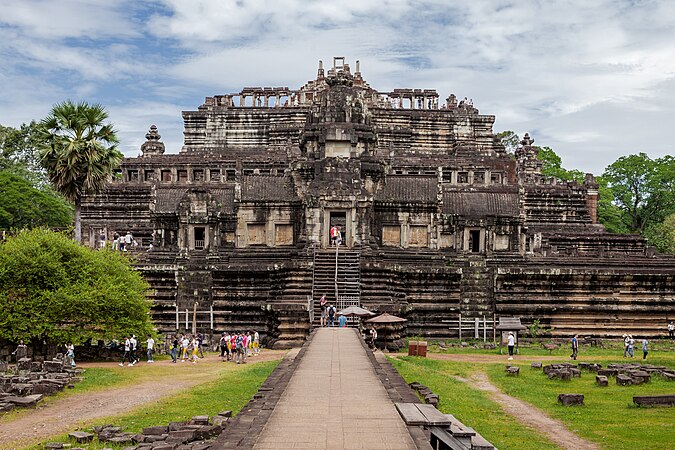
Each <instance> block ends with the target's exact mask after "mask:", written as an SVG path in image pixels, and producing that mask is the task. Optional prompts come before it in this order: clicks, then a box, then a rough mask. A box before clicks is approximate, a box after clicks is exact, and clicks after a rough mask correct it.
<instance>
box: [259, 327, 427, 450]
mask: <svg viewBox="0 0 675 450" xmlns="http://www.w3.org/2000/svg"><path fill="white" fill-rule="evenodd" d="M254 448H255V449H261V450H264V449H280V448H284V449H290V448H312V449H382V450H385V449H396V450H404V449H417V446H416V445H415V443H414V441H413V439H412V438H411V436H410V433H409V432H408V428H407V426H406V425H405V423H404V422H403V420H402V419H401V417H400V416H399V414H398V412H397V411H396V408H395V407H394V404H393V402H392V401H391V399H390V398H389V395H388V394H387V391H386V390H385V388H384V386H383V385H382V383H381V381H380V379H379V378H378V376H377V374H376V373H375V370H374V368H373V365H372V363H371V361H370V360H369V358H368V356H367V354H366V351H365V350H364V348H363V346H362V345H361V342H360V340H359V337H358V335H357V333H356V330H354V329H350V328H321V329H319V330H317V331H316V335H315V336H314V337H313V340H312V342H311V344H310V345H309V347H308V348H307V351H306V353H305V355H304V356H303V358H302V359H301V361H300V363H299V365H298V367H297V369H296V370H295V372H294V374H293V376H292V378H291V379H290V381H289V383H288V386H287V388H286V390H285V391H284V393H283V395H282V396H281V398H280V399H279V402H278V403H277V405H276V407H275V408H274V411H273V412H272V415H271V416H270V418H269V420H268V421H267V423H266V424H265V427H264V428H263V431H262V433H261V434H260V436H259V438H258V440H257V441H256V443H255V446H254Z"/></svg>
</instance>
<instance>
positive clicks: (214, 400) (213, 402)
mask: <svg viewBox="0 0 675 450" xmlns="http://www.w3.org/2000/svg"><path fill="white" fill-rule="evenodd" d="M278 363H279V361H278V360H277V361H268V362H261V363H256V364H250V365H234V364H227V365H223V366H222V367H223V369H222V371H221V372H220V373H219V374H218V377H217V380H215V381H212V382H207V383H203V384H200V385H197V386H194V387H191V388H189V389H184V390H182V391H180V392H179V393H177V394H175V395H172V396H170V397H167V398H164V399H162V400H159V401H157V402H154V403H151V404H148V405H146V406H143V407H141V408H138V409H136V410H133V411H132V412H130V413H127V414H123V415H118V416H112V417H105V418H103V419H97V420H96V421H93V422H88V423H82V424H81V426H80V428H81V429H90V428H91V427H92V426H94V425H104V424H114V425H116V426H122V427H124V428H125V431H129V432H139V431H141V430H142V429H143V428H144V427H149V426H154V425H166V424H168V423H169V422H179V421H184V420H189V419H190V418H192V417H193V416H197V415H207V414H208V415H210V416H213V415H216V414H218V413H219V412H221V411H225V410H228V409H229V410H232V411H233V413H234V414H236V413H238V412H239V411H240V410H241V409H242V408H243V407H244V405H246V403H247V402H248V401H249V400H250V399H251V398H252V397H253V394H255V393H256V392H257V391H258V389H259V388H260V386H261V385H262V383H263V382H264V381H265V379H266V378H267V377H268V376H269V374H270V373H272V371H273V370H274V368H275V367H276V366H277V364H278ZM129 372H131V371H129ZM176 383H180V378H177V379H176ZM129 395H133V390H131V391H130V392H129ZM67 441H68V437H67V435H63V436H58V437H55V438H51V439H48V440H46V441H44V442H42V443H41V444H38V445H35V446H33V447H29V448H31V449H35V450H37V449H42V448H44V444H45V443H46V442H67ZM105 447H109V448H123V446H117V447H116V446H112V445H110V444H105V445H104V444H103V443H99V442H93V443H91V444H88V445H87V448H88V449H89V450H96V449H102V448H105Z"/></svg>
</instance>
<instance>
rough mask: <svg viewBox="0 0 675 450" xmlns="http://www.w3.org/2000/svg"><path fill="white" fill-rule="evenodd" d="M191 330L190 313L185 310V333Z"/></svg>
mask: <svg viewBox="0 0 675 450" xmlns="http://www.w3.org/2000/svg"><path fill="white" fill-rule="evenodd" d="M189 329H190V316H189V313H188V309H187V308H185V332H186V333H187V331H188V330H189Z"/></svg>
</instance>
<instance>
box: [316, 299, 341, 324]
mask: <svg viewBox="0 0 675 450" xmlns="http://www.w3.org/2000/svg"><path fill="white" fill-rule="evenodd" d="M319 306H320V307H321V321H320V323H321V326H322V327H326V326H328V327H333V326H335V316H336V315H337V309H336V308H335V306H333V305H332V304H329V303H328V301H326V294H324V295H322V296H321V299H319ZM337 323H338V326H339V327H340V328H345V327H346V326H347V318H346V317H345V316H344V315H340V316H339V317H338V319H337Z"/></svg>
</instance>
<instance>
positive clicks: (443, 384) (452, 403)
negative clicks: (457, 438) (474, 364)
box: [391, 356, 558, 450]
mask: <svg viewBox="0 0 675 450" xmlns="http://www.w3.org/2000/svg"><path fill="white" fill-rule="evenodd" d="M391 363H392V364H393V365H394V367H396V370H398V371H399V373H400V374H401V375H402V376H403V378H404V379H405V380H406V381H407V382H408V383H410V382H412V381H419V382H420V383H422V384H424V385H426V386H428V387H429V388H430V389H431V390H432V391H433V392H434V393H436V394H438V396H439V399H440V401H439V406H438V408H439V409H440V411H441V412H443V413H446V414H453V415H454V416H455V417H457V419H458V420H460V421H462V423H464V425H466V426H469V427H471V428H473V429H475V430H476V431H477V432H479V433H480V434H481V435H483V437H484V438H485V439H487V440H488V441H490V442H491V443H492V444H493V445H495V446H496V447H498V448H500V449H522V450H530V449H531V450H539V449H556V448H558V447H557V446H556V445H555V444H553V443H552V442H550V441H548V440H547V439H546V438H545V437H543V436H542V435H541V434H540V433H539V432H537V431H536V430H534V429H532V428H528V427H526V426H523V425H521V424H520V423H518V422H516V421H515V420H513V418H511V417H509V416H508V415H507V414H506V413H505V412H504V411H503V410H502V408H501V406H499V405H498V404H497V403H495V402H494V401H492V400H491V399H490V398H489V397H488V395H487V394H486V393H484V392H482V391H479V390H476V389H472V388H470V387H469V386H467V385H466V383H462V382H460V381H457V380H455V379H453V378H451V377H450V376H449V375H460V376H461V375H467V374H468V373H470V371H471V365H470V364H468V363H467V364H458V363H454V364H453V363H451V362H448V361H436V360H430V359H422V358H415V357H408V356H404V357H402V358H392V359H391Z"/></svg>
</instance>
